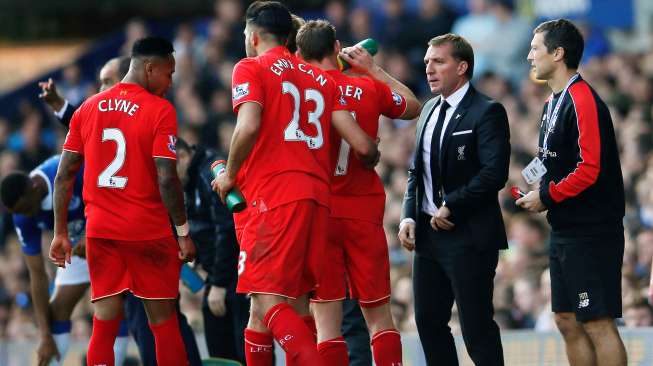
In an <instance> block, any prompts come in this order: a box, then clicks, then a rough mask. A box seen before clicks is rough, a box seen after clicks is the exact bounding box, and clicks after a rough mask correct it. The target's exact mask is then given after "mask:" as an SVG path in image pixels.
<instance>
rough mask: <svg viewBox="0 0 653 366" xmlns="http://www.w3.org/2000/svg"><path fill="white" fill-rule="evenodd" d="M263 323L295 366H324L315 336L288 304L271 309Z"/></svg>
mask: <svg viewBox="0 0 653 366" xmlns="http://www.w3.org/2000/svg"><path fill="white" fill-rule="evenodd" d="M263 323H264V324H265V325H266V326H267V327H268V329H270V330H271V331H272V334H273V335H274V339H276V340H277V342H279V345H281V348H283V349H284V351H286V358H287V359H290V360H291V362H292V363H293V364H295V365H311V366H318V365H322V364H323V363H322V359H321V358H320V355H319V354H318V353H317V347H316V345H315V342H314V341H313V334H312V333H311V331H310V330H309V329H308V328H307V327H306V324H304V321H303V320H302V318H300V317H299V315H297V313H296V312H295V311H294V310H293V309H292V307H290V305H288V304H286V303H281V304H277V305H275V306H273V307H272V308H270V310H269V311H268V313H267V314H265V319H263Z"/></svg>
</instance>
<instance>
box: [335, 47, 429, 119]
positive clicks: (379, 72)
mask: <svg viewBox="0 0 653 366" xmlns="http://www.w3.org/2000/svg"><path fill="white" fill-rule="evenodd" d="M340 57H342V58H344V59H345V60H346V61H347V62H349V64H351V65H352V70H353V71H354V72H358V73H361V74H366V75H369V76H371V77H373V78H374V79H376V80H379V81H381V82H383V83H384V84H386V85H387V86H388V87H389V88H390V89H391V90H393V91H395V92H396V93H399V94H400V95H401V96H402V97H403V98H404V99H405V100H406V109H405V110H404V112H403V113H402V114H401V115H400V116H399V118H402V119H413V118H415V117H417V116H419V112H420V109H421V107H422V104H421V103H420V102H419V100H418V99H417V97H416V96H415V94H414V93H413V92H412V91H411V90H410V88H408V87H407V86H406V85H404V84H403V83H401V82H400V81H399V80H397V79H395V78H393V77H392V76H390V74H388V73H387V72H386V71H385V70H383V68H382V67H381V66H379V65H377V64H375V63H374V59H373V58H372V55H370V54H369V52H367V50H366V49H364V48H363V47H361V46H352V47H347V48H345V49H343V50H342V52H341V53H340Z"/></svg>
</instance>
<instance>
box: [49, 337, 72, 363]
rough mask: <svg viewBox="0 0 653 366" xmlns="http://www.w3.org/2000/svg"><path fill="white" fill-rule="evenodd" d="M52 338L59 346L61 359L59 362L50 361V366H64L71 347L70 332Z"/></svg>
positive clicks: (55, 360)
mask: <svg viewBox="0 0 653 366" xmlns="http://www.w3.org/2000/svg"><path fill="white" fill-rule="evenodd" d="M52 338H54V343H56V344H57V351H59V357H60V358H59V361H57V359H56V358H55V359H53V360H52V361H50V365H49V366H59V365H63V362H64V360H65V358H66V353H67V352H68V346H69V345H70V332H67V333H59V334H53V335H52Z"/></svg>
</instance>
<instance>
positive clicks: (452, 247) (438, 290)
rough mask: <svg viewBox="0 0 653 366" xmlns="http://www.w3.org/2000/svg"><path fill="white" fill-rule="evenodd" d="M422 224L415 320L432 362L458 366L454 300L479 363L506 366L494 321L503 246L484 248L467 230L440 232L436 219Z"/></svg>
mask: <svg viewBox="0 0 653 366" xmlns="http://www.w3.org/2000/svg"><path fill="white" fill-rule="evenodd" d="M422 216H423V217H420V218H419V222H418V224H417V228H418V231H419V232H418V234H417V239H418V241H417V254H416V255H415V259H414V265H413V291H414V294H415V320H416V322H417V331H418V333H419V337H420V341H421V342H422V346H423V348H424V354H425V356H426V363H427V364H428V365H438V366H449V365H458V357H457V354H456V346H455V343H454V339H453V336H452V334H451V328H449V326H448V323H449V320H450V319H451V309H452V306H453V302H454V300H455V301H456V306H457V308H458V316H459V320H460V326H461V329H462V334H463V340H464V341H465V346H466V347H467V352H468V353H469V355H470V356H471V358H472V360H473V361H474V364H475V365H479V366H485V365H503V363H504V362H503V349H502V346H501V338H500V335H499V327H498V326H497V324H496V323H495V322H494V320H493V316H494V308H493V306H492V292H493V290H494V284H493V282H494V275H495V270H496V266H497V261H498V255H499V253H498V250H488V251H481V250H478V249H477V248H476V247H474V246H473V245H471V243H467V242H466V241H465V240H464V233H461V232H451V233H442V232H436V231H434V230H433V229H432V228H431V226H430V224H429V220H430V217H429V216H427V215H422Z"/></svg>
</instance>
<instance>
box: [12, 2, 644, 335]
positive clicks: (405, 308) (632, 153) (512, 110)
mask: <svg viewBox="0 0 653 366" xmlns="http://www.w3.org/2000/svg"><path fill="white" fill-rule="evenodd" d="M359 3H360V4H359V5H356V4H353V5H347V3H345V2H342V1H339V0H332V1H329V2H328V3H327V5H326V6H325V8H324V13H323V15H322V16H324V17H326V18H327V19H329V20H330V21H331V22H332V23H333V24H334V25H335V26H336V28H337V35H338V38H339V39H340V40H341V42H342V43H343V44H344V45H351V44H353V43H355V42H357V41H358V40H362V39H365V38H368V37H373V38H375V39H377V40H378V41H379V43H380V45H381V51H380V53H379V54H378V55H377V56H376V57H375V60H376V62H377V63H378V64H380V65H382V66H383V67H384V68H385V70H386V71H388V72H389V73H390V74H391V75H393V76H394V77H396V78H398V79H399V80H401V81H402V82H404V83H405V84H406V85H408V86H409V87H410V88H411V89H412V90H413V91H414V92H415V93H416V94H417V95H418V96H419V97H420V99H421V100H423V101H425V100H427V99H428V98H430V97H431V96H430V93H429V91H428V87H427V83H426V80H425V75H424V64H423V57H424V53H425V50H426V48H427V42H428V40H429V39H430V38H432V37H434V36H437V35H440V34H444V33H447V32H454V33H458V34H460V35H463V36H464V37H466V38H467V39H468V40H469V41H470V43H471V44H472V46H473V47H474V52H475V57H476V65H475V70H474V83H475V85H476V86H477V88H478V89H479V90H481V91H482V92H483V93H486V94H488V95H489V96H491V97H492V98H494V99H496V100H498V101H499V102H501V103H502V104H503V105H504V106H505V107H506V110H507V112H508V117H509V122H510V127H511V131H510V132H511V146H512V159H511V168H510V178H509V182H508V184H507V187H510V186H512V185H519V186H521V188H522V189H524V190H525V189H526V188H527V186H526V183H525V182H524V180H523V178H522V177H521V170H522V169H523V168H524V166H525V165H526V164H527V163H528V162H529V161H530V160H531V159H532V157H533V156H534V155H535V153H536V150H537V136H538V131H539V127H540V124H539V123H540V117H541V113H542V106H543V104H544V100H545V99H546V98H547V97H548V95H549V93H550V90H549V89H548V87H547V86H546V85H545V84H541V83H537V82H536V81H534V80H533V79H531V78H530V76H529V65H528V63H527V61H526V55H527V53H528V49H529V43H530V40H531V37H532V33H531V31H532V28H533V26H534V21H533V20H532V19H525V18H522V17H520V16H518V15H517V14H516V12H515V11H514V8H513V4H512V2H511V1H510V0H471V1H468V9H467V10H468V13H465V14H457V13H456V12H454V11H453V10H451V9H449V8H447V7H446V6H445V5H443V4H442V3H441V1H440V0H419V1H417V3H416V5H415V6H414V7H413V8H412V9H409V8H407V7H406V6H405V4H404V1H403V0H387V1H384V2H379V4H376V3H375V2H363V1H361V2H359ZM366 4H367V5H366ZM374 4H376V5H374ZM377 5H378V6H377ZM300 15H301V14H300ZM243 28H244V23H243V8H242V4H241V2H239V1H236V0H229V1H219V2H216V6H215V15H214V16H213V17H211V18H208V19H205V20H198V21H194V22H188V23H182V24H180V25H179V26H178V27H177V30H176V36H175V39H174V48H175V51H176V52H175V57H176V61H177V67H176V72H175V74H174V77H173V78H174V84H173V90H172V91H171V92H170V99H171V100H172V101H173V103H174V105H175V107H176V108H177V112H178V120H179V136H180V137H182V138H184V139H185V140H186V141H188V142H189V143H191V144H202V145H205V146H209V147H212V148H215V149H218V150H220V151H223V152H226V151H227V150H228V146H229V141H230V138H231V134H232V131H233V129H234V124H235V116H234V114H233V113H232V111H231V90H230V84H231V72H232V69H233V66H234V64H235V63H236V62H237V61H238V60H239V59H241V58H242V57H244V36H243ZM581 28H582V29H583V31H584V32H585V37H586V41H587V42H586V43H587V46H586V51H585V57H584V59H583V64H582V66H581V74H582V76H583V77H584V78H585V79H586V80H588V82H589V83H590V85H592V86H593V87H594V88H595V89H596V91H597V92H598V94H599V95H600V96H601V97H602V98H603V99H604V100H605V101H606V103H607V104H608V106H609V108H610V112H611V115H612V118H613V121H614V124H615V130H616V133H617V139H618V142H619V146H620V154H621V164H622V170H623V177H624V181H625V187H626V202H627V206H626V217H625V227H626V247H625V257H624V267H623V281H622V283H623V304H624V318H623V322H624V324H625V325H626V326H651V325H653V313H652V309H651V306H650V303H649V300H648V298H649V296H648V290H649V277H650V269H651V259H652V258H653V153H652V152H653V149H652V147H653V141H652V136H653V134H652V131H651V127H652V126H653V108H652V107H653V51H649V52H648V53H643V54H642V53H640V54H620V53H615V52H611V51H610V44H609V42H608V41H606V40H605V38H604V37H602V35H601V33H600V32H597V31H596V30H595V29H591V28H590V27H588V26H587V25H581ZM125 32H126V36H127V42H126V43H125V46H124V47H123V48H122V52H123V53H124V54H127V51H128V50H130V49H131V43H132V42H133V41H134V40H135V39H138V38H140V37H142V36H144V35H146V34H147V33H148V29H147V26H146V23H144V22H143V21H141V20H137V19H136V20H132V21H130V22H129V23H128V24H127V25H126V27H125ZM650 49H652V50H653V45H651V47H650ZM79 70H80V69H79V68H78V67H77V66H76V65H74V64H72V65H70V66H67V67H66V68H65V71H64V73H63V78H62V79H61V80H57V86H58V88H59V90H60V91H61V93H62V94H63V95H64V96H65V98H66V99H67V100H68V101H69V102H71V103H72V104H75V105H79V104H80V103H81V102H82V101H83V100H84V99H85V98H86V97H88V96H89V95H92V94H94V93H95V92H96V91H97V83H96V82H95V77H96V75H83V74H81V73H80V71H79ZM37 103H41V102H40V101H38V98H37V96H34V99H33V100H30V101H24V102H23V103H21V105H20V111H21V119H20V120H13V121H8V120H4V119H2V118H0V177H2V176H4V175H6V174H7V173H8V172H10V171H12V170H15V169H22V170H25V171H29V170H30V169H32V168H34V167H35V166H36V165H37V164H38V163H40V162H41V161H43V160H44V159H46V158H47V157H48V156H50V155H52V154H55V153H57V152H58V151H59V149H60V146H61V144H62V140H63V137H64V136H65V130H64V129H63V127H61V126H59V125H58V123H57V122H56V121H55V120H54V118H53V116H52V115H50V114H43V113H42V112H41V111H40V109H39V108H36V105H37ZM380 125H381V128H380V132H379V134H380V136H379V137H380V140H381V143H380V150H381V152H382V158H381V162H380V163H379V165H378V166H377V171H378V173H379V174H380V175H381V177H382V178H383V181H384V183H385V186H386V195H387V199H386V212H385V219H384V227H385V230H386V237H387V241H388V246H389V248H390V261H391V280H392V290H393V296H392V311H393V316H394V317H395V321H396V323H397V326H398V327H399V329H400V330H402V331H415V329H416V328H415V321H414V313H413V304H412V301H413V300H412V281H411V263H412V254H411V253H409V252H407V251H406V250H404V249H403V248H401V246H400V245H399V242H398V240H397V232H398V226H399V221H400V213H401V202H402V197H403V193H404V190H405V186H406V179H407V173H406V172H407V168H408V167H407V164H408V161H409V160H410V155H411V154H412V153H413V149H414V143H415V121H403V120H389V119H385V118H382V119H381V121H380ZM500 200H501V203H502V207H503V213H504V216H505V222H506V230H507V233H508V238H509V246H510V249H508V250H506V251H503V252H501V255H500V259H499V265H498V268H497V275H496V280H495V287H494V291H495V296H494V300H495V309H496V319H497V322H498V323H499V325H500V326H501V327H502V328H503V329H524V328H526V329H536V330H542V331H546V330H553V329H554V328H555V324H554V323H553V319H552V313H551V302H550V286H549V277H548V269H547V268H548V249H547V240H548V225H547V224H546V220H545V218H544V216H542V215H540V216H533V215H527V214H526V213H524V212H522V211H521V210H520V209H519V208H517V207H516V206H515V205H514V200H513V199H512V198H511V197H510V194H509V191H508V190H507V189H504V190H503V191H502V192H501V197H500ZM0 210H3V209H2V208H0ZM2 212H3V211H2ZM2 233H3V235H2V237H0V339H2V338H4V339H9V340H20V339H26V338H35V337H36V335H37V330H36V326H35V323H34V320H33V316H32V314H31V303H30V298H29V278H28V275H27V269H26V266H25V264H24V262H23V259H22V256H21V251H20V246H19V243H18V241H17V239H16V237H15V234H14V233H13V232H12V231H11V225H10V218H9V215H7V214H6V213H4V212H3V219H2ZM43 242H44V243H46V244H49V243H50V240H49V239H48V238H45V239H44V240H43ZM181 297H182V310H183V311H184V312H185V314H186V315H187V317H188V318H189V321H190V322H191V324H192V326H193V327H194V328H195V329H196V330H198V331H201V324H202V322H201V318H200V317H201V316H202V315H201V309H200V308H201V296H199V295H193V294H191V293H190V292H188V291H187V290H186V289H185V288H182V296H181ZM90 311H91V307H90V304H89V303H88V302H86V304H85V305H83V306H80V307H79V308H78V309H76V311H75V314H74V316H73V319H74V321H73V336H74V337H77V338H78V339H87V338H88V337H89V336H90V329H91V315H90V314H91V313H90ZM454 319H455V312H454ZM452 328H453V329H454V331H455V332H459V329H458V328H457V324H456V321H455V320H454V321H453V322H452Z"/></svg>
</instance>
